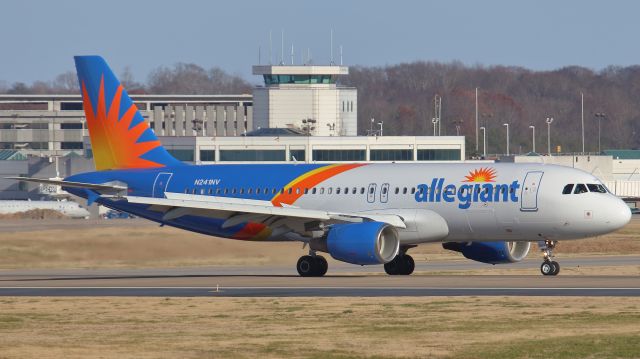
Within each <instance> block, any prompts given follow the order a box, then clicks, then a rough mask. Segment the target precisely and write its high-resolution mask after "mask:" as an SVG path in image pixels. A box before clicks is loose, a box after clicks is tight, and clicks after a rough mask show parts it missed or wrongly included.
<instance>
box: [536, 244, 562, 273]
mask: <svg viewBox="0 0 640 359" xmlns="http://www.w3.org/2000/svg"><path fill="white" fill-rule="evenodd" d="M555 247H556V241H552V240H549V239H547V240H545V241H544V242H542V243H540V250H542V257H543V262H542V264H541V265H540V273H542V275H558V273H560V264H559V263H558V262H556V261H554V260H551V259H552V258H553V249H554V248H555Z"/></svg>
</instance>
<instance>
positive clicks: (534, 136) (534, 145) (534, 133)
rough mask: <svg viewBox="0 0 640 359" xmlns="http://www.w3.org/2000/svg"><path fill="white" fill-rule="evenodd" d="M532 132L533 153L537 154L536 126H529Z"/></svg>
mask: <svg viewBox="0 0 640 359" xmlns="http://www.w3.org/2000/svg"><path fill="white" fill-rule="evenodd" d="M529 128H530V129H531V130H532V140H531V142H533V153H536V126H529Z"/></svg>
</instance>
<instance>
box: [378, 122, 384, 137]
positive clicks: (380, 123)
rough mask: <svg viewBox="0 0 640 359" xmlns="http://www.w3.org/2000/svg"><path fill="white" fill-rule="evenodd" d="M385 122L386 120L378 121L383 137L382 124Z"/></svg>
mask: <svg viewBox="0 0 640 359" xmlns="http://www.w3.org/2000/svg"><path fill="white" fill-rule="evenodd" d="M383 124H384V121H380V122H378V126H380V137H382V125H383Z"/></svg>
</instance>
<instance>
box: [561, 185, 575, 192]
mask: <svg viewBox="0 0 640 359" xmlns="http://www.w3.org/2000/svg"><path fill="white" fill-rule="evenodd" d="M572 190H573V183H570V184H568V185H566V186H564V189H563V190H562V194H571V191H572Z"/></svg>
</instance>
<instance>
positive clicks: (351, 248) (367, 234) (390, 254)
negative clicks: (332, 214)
mask: <svg viewBox="0 0 640 359" xmlns="http://www.w3.org/2000/svg"><path fill="white" fill-rule="evenodd" d="M312 244H313V243H312ZM313 247H314V246H313V245H312V248H313ZM318 249H320V250H322V249H324V248H318ZM399 249H400V239H399V238H398V232H397V231H396V229H395V228H394V227H393V226H391V225H389V224H387V223H382V222H362V223H347V224H335V225H333V226H331V229H330V230H329V233H328V235H327V237H326V250H325V251H326V252H328V253H329V254H330V255H331V257H333V258H334V259H337V260H339V261H343V262H347V263H351V264H360V265H364V264H384V263H388V262H390V261H391V260H393V258H394V257H395V256H396V255H397V254H398V250H399Z"/></svg>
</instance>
